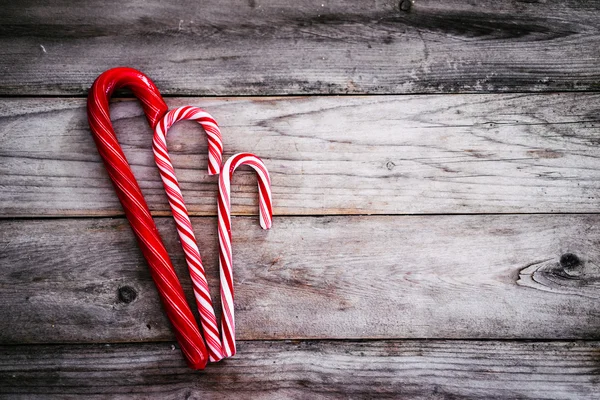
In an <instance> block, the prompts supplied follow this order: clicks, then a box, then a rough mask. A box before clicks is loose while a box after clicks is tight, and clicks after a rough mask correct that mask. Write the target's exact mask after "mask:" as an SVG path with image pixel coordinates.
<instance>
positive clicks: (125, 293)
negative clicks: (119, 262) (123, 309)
mask: <svg viewBox="0 0 600 400" xmlns="http://www.w3.org/2000/svg"><path fill="white" fill-rule="evenodd" d="M136 297H137V292H136V291H135V289H134V288H132V287H131V286H122V287H120V288H119V301H120V302H121V303H125V304H129V303H131V302H132V301H134V300H135V299H136Z"/></svg>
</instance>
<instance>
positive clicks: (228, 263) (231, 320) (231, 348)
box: [218, 153, 273, 357]
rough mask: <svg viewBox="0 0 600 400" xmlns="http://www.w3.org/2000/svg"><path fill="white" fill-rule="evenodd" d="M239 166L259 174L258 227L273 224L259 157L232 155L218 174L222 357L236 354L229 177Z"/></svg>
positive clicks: (267, 183)
mask: <svg viewBox="0 0 600 400" xmlns="http://www.w3.org/2000/svg"><path fill="white" fill-rule="evenodd" d="M240 165H249V166H251V167H252V168H254V170H255V171H256V174H257V177H258V203H259V212H260V226H261V227H262V228H263V229H269V228H270V227H271V224H272V217H273V208H272V205H271V203H272V201H271V178H270V177H269V171H267V167H266V166H265V164H264V163H263V162H262V160H261V159H260V158H258V157H256V156H255V155H254V154H250V153H239V154H236V155H234V156H232V157H231V158H230V159H229V160H227V161H226V162H225V164H224V165H223V168H221V175H220V176H219V210H218V214H219V245H220V253H219V266H220V276H221V304H222V307H223V314H222V316H221V338H222V340H223V353H224V355H225V357H231V356H233V355H235V352H236V346H235V317H234V310H233V297H234V296H233V270H232V265H233V256H232V251H231V176H232V175H233V172H234V171H235V170H236V168H237V167H239V166H240Z"/></svg>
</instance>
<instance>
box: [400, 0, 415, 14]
mask: <svg viewBox="0 0 600 400" xmlns="http://www.w3.org/2000/svg"><path fill="white" fill-rule="evenodd" d="M411 7H412V2H411V1H410V0H401V1H400V3H399V4H398V8H400V11H404V12H409V11H410V9H411Z"/></svg>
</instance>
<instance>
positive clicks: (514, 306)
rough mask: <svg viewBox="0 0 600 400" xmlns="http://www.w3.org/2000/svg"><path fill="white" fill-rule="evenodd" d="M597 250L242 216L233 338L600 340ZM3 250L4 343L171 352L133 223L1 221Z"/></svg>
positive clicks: (547, 225) (594, 228) (460, 224)
mask: <svg viewBox="0 0 600 400" xmlns="http://www.w3.org/2000/svg"><path fill="white" fill-rule="evenodd" d="M157 223H158V226H159V230H160V231H161V234H162V236H163V238H164V239H165V242H166V246H167V249H168V250H169V252H170V254H171V255H172V256H173V258H174V263H175V265H176V268H177V270H178V273H179V276H180V277H182V276H186V272H185V269H186V268H185V265H184V261H183V257H182V256H183V254H182V250H181V248H180V247H179V245H178V243H177V239H176V231H175V228H174V224H173V223H172V221H171V219H170V218H157ZM193 224H194V227H195V229H196V233H197V237H199V238H200V249H201V252H202V257H203V260H204V263H205V267H206V268H207V271H208V272H207V273H208V279H209V284H210V286H211V289H212V291H213V293H214V294H216V292H217V291H218V279H217V270H216V269H217V254H216V251H217V236H216V220H215V218H213V217H201V218H194V219H193ZM599 245H600V216H599V215H500V216H489V215H477V216H428V217H390V216H385V217H379V216H370V217H320V218H319V217H276V218H275V220H274V225H273V229H272V230H271V231H262V230H261V229H260V228H259V226H258V221H257V220H256V217H253V218H250V217H238V218H234V220H233V250H234V270H235V273H234V276H235V288H236V303H235V306H236V318H237V332H238V337H239V338H240V339H244V340H249V339H250V340H262V339H300V338H312V339H329V338H336V339H347V338H357V339H358V338H362V339H365V338H458V339H465V338H486V339H487V338H509V339H512V338H540V339H598V338H599V337H600V336H599V335H600V312H599V310H598V307H597V305H598V300H599V299H600V253H599V249H600V246H599ZM0 249H2V251H1V252H0V270H2V274H1V275H0V315H2V316H3V317H2V318H1V319H0V341H1V342H2V343H11V344H16V343H61V342H114V341H116V342H123V341H162V340H173V337H172V334H171V331H170V327H169V325H168V321H167V319H166V318H165V316H164V315H163V311H162V308H161V306H160V302H159V299H158V295H157V293H156V290H155V287H154V285H153V283H152V281H151V278H150V276H149V272H148V268H147V266H146V265H145V263H144V261H143V259H142V257H141V255H140V252H139V250H138V249H137V246H136V243H135V240H134V237H133V234H132V233H131V231H130V228H129V227H128V225H127V221H126V220H124V219H120V218H119V219H102V218H96V219H71V218H69V219H49V220H14V221H11V220H4V221H1V222H0ZM542 264H543V265H542ZM532 266H534V269H535V271H532ZM184 288H185V290H186V292H187V293H188V295H189V296H188V297H189V300H190V304H192V302H191V300H192V298H191V288H190V282H189V277H186V278H185V279H184ZM215 301H217V300H215ZM217 304H218V303H217Z"/></svg>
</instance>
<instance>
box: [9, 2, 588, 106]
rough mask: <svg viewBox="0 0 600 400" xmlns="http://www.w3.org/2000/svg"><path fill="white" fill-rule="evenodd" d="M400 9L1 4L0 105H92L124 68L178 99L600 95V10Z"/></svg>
mask: <svg viewBox="0 0 600 400" xmlns="http://www.w3.org/2000/svg"><path fill="white" fill-rule="evenodd" d="M400 3H401V2H400V1H396V0H370V1H357V0H355V1H349V0H333V1H326V2H325V1H323V0H295V1H289V0H280V1H269V2H266V1H259V0H247V1H245V2H242V1H233V0H225V1H224V0H219V1H203V2H202V3H199V2H197V1H193V0H177V1H169V2H164V1H160V0H151V1H135V2H128V3H127V5H123V2H122V1H118V0H110V1H104V0H102V1H99V0H83V1H79V2H76V3H74V2H72V1H62V2H39V1H33V0H21V1H3V2H2V14H0V71H1V73H0V95H14V94H18V95H24V94H25V95H40V94H44V95H64V94H83V93H86V91H87V90H88V88H89V87H90V85H91V83H92V81H93V80H94V79H95V78H96V77H97V76H98V75H99V74H100V73H101V72H102V71H104V70H106V69H108V68H111V67H115V66H119V65H129V66H132V67H135V68H138V69H141V70H143V71H144V72H146V73H147V74H148V75H149V76H150V77H151V78H153V79H154V80H155V81H156V82H157V84H158V86H159V88H160V89H161V90H162V91H163V93H166V94H179V95H182V94H185V95H189V94H193V95H241V94H253V95H256V94H261V95H262V94H267V95H273V94H305V93H307V94H325V93H336V94H339V93H378V94H384V93H389V94H393V93H424V92H430V93H453V92H484V91H485V92H489V91H548V90H551V91H555V90H590V89H591V90H597V89H599V88H600V86H599V85H600V84H599V82H600V63H599V62H598V61H599V59H600V48H599V47H598V42H599V41H600V34H599V28H600V5H599V3H598V2H595V1H586V0H565V1H561V2H560V3H558V4H556V3H555V2H546V1H510V2H508V1H502V2H498V1H495V0H481V1H476V2H465V1H460V0H418V1H415V2H414V3H411V2H410V1H409V0H405V1H403V2H402V3H403V5H402V6H400V5H399V4H400ZM400 8H402V9H404V10H401V9H400Z"/></svg>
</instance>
